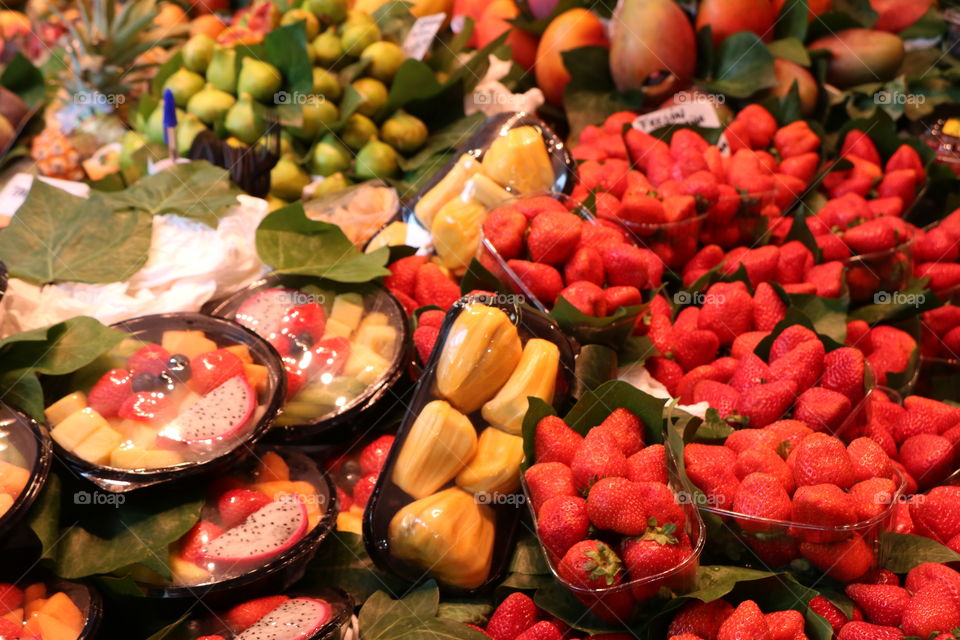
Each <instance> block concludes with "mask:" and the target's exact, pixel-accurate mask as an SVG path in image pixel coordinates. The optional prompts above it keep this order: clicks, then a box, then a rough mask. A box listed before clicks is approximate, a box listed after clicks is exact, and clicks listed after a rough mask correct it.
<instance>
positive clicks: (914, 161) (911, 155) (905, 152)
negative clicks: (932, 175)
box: [883, 144, 924, 176]
mask: <svg viewBox="0 0 960 640" xmlns="http://www.w3.org/2000/svg"><path fill="white" fill-rule="evenodd" d="M900 169H913V170H914V171H916V173H917V175H918V176H920V175H923V174H924V168H923V160H921V159H920V154H918V153H917V152H916V150H915V149H914V148H913V147H911V146H910V145H908V144H901V145H900V146H899V147H897V150H896V151H894V152H893V155H891V156H890V159H889V160H887V164H886V165H884V168H883V170H884V171H885V172H887V173H890V172H893V171H898V170H900Z"/></svg>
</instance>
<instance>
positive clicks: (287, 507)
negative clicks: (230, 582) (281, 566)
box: [200, 493, 307, 563]
mask: <svg viewBox="0 0 960 640" xmlns="http://www.w3.org/2000/svg"><path fill="white" fill-rule="evenodd" d="M306 533H307V507H306V505H305V504H304V503H303V499H302V498H301V497H300V496H299V495H297V494H294V493H290V494H285V495H281V496H278V497H277V499H276V500H274V501H273V502H271V503H270V504H268V505H265V506H263V507H261V508H260V509H258V510H257V511H254V512H253V513H252V514H250V515H249V516H247V519H246V520H244V521H243V522H242V523H240V524H238V525H237V526H235V527H233V528H232V529H228V530H227V531H225V532H224V533H222V534H221V535H219V536H217V537H216V538H214V539H213V540H211V541H210V542H209V543H208V544H207V545H206V546H205V547H203V548H202V549H201V550H200V557H201V558H202V559H203V560H204V561H207V562H214V563H236V562H253V561H260V560H265V559H267V558H270V557H273V556H276V555H279V554H280V553H282V552H284V551H286V550H287V549H289V548H290V547H292V546H293V545H294V544H296V543H297V542H298V541H299V540H300V539H301V538H303V536H304V535H305V534H306Z"/></svg>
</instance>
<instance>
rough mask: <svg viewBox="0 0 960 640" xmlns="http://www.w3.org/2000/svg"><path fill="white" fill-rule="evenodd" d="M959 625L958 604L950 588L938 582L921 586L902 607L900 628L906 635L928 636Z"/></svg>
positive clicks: (959, 611)
mask: <svg viewBox="0 0 960 640" xmlns="http://www.w3.org/2000/svg"><path fill="white" fill-rule="evenodd" d="M958 626H960V605H958V603H957V601H956V600H955V599H954V595H953V594H952V593H951V591H950V589H949V588H947V587H945V586H943V585H939V584H932V585H928V586H925V587H923V588H922V589H920V590H919V591H917V592H916V593H914V594H913V597H912V598H910V601H909V602H908V603H907V605H906V607H904V609H903V619H902V624H901V628H902V629H903V633H904V634H905V635H908V636H917V637H920V638H928V637H930V636H932V635H933V634H935V633H937V632H940V631H949V630H950V629H953V628H954V627H958Z"/></svg>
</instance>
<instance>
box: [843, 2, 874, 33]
mask: <svg viewBox="0 0 960 640" xmlns="http://www.w3.org/2000/svg"><path fill="white" fill-rule="evenodd" d="M833 11H835V12H837V13H842V14H846V15H848V16H850V17H851V18H853V19H854V20H856V21H857V23H858V24H859V25H860V26H862V27H866V28H867V29H869V28H871V27H872V26H873V25H874V24H876V23H877V12H876V11H874V9H873V7H872V6H871V5H870V0H833Z"/></svg>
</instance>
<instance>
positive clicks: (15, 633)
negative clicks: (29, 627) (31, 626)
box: [0, 618, 39, 640]
mask: <svg viewBox="0 0 960 640" xmlns="http://www.w3.org/2000/svg"><path fill="white" fill-rule="evenodd" d="M23 632H24V627H23V626H21V625H20V624H18V623H16V622H14V621H13V620H7V619H6V618H0V638H3V639H4V640H8V639H9V640H13V639H14V638H22V637H24V636H23V635H22V633H23ZM33 637H39V636H33Z"/></svg>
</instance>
